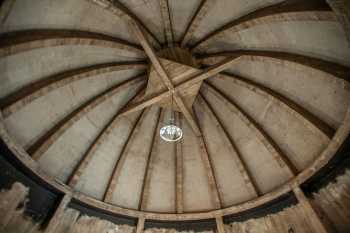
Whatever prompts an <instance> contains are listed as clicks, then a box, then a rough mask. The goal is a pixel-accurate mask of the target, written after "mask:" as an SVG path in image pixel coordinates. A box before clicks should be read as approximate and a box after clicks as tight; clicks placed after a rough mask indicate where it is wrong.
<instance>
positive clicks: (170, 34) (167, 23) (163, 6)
mask: <svg viewBox="0 0 350 233" xmlns="http://www.w3.org/2000/svg"><path fill="white" fill-rule="evenodd" d="M159 6H160V13H161V16H162V22H163V25H164V34H165V35H164V36H165V41H166V43H167V44H168V46H169V47H170V46H173V44H174V31H173V25H172V19H171V14H170V6H169V0H159Z"/></svg>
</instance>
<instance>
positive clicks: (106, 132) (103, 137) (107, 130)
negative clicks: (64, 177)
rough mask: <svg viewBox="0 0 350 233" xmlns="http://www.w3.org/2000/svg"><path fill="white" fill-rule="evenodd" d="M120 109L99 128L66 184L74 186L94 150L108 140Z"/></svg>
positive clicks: (138, 96) (132, 99)
mask: <svg viewBox="0 0 350 233" xmlns="http://www.w3.org/2000/svg"><path fill="white" fill-rule="evenodd" d="M145 90H146V88H145V87H143V88H140V90H139V91H138V92H137V93H136V95H135V96H134V97H133V98H131V99H130V100H129V101H128V103H129V102H132V101H134V100H136V99H138V98H140V97H141V96H142V95H144V92H145ZM121 118H122V117H121V116H120V111H118V112H117V113H116V114H115V116H114V117H113V118H112V120H111V121H110V122H108V123H107V125H106V126H105V127H104V128H103V129H102V130H101V132H100V134H99V135H98V136H97V137H96V138H95V140H94V141H93V142H92V144H91V145H90V146H89V148H88V149H87V151H86V152H85V154H84V155H83V156H82V158H81V160H80V161H79V163H78V165H77V166H76V167H75V169H74V171H73V172H72V174H71V175H70V178H69V179H68V181H67V184H68V185H69V186H71V187H74V186H75V185H76V184H77V183H78V181H79V179H80V177H81V176H82V174H83V173H84V171H85V169H86V168H87V166H88V165H89V163H90V162H91V160H92V158H93V156H94V155H95V153H96V151H97V150H98V149H99V148H100V146H101V145H102V144H103V143H104V142H105V141H107V140H108V137H109V136H110V134H111V133H112V132H113V130H114V129H115V127H116V126H117V124H118V123H119V122H120V120H121Z"/></svg>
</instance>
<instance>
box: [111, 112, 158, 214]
mask: <svg viewBox="0 0 350 233" xmlns="http://www.w3.org/2000/svg"><path fill="white" fill-rule="evenodd" d="M158 110H159V108H157V107H152V108H151V109H150V111H149V112H148V113H147V112H146V116H145V118H144V119H143V121H142V122H140V123H141V127H140V130H139V131H138V132H137V134H136V135H135V137H134V138H133V140H132V141H130V147H129V150H128V151H127V152H126V154H125V156H126V159H125V162H124V165H123V166H122V168H121V172H120V175H119V178H118V179H117V185H116V188H115V190H114V194H113V197H112V200H111V203H113V204H116V205H119V206H122V207H128V208H131V209H137V208H138V205H139V201H140V194H141V190H142V184H143V181H144V174H145V168H146V161H147V156H148V155H149V151H150V146H151V142H152V136H153V130H154V128H155V127H156V124H157V120H156V119H157V116H158ZM134 132H136V131H134Z"/></svg>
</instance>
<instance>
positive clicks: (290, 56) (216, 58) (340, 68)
mask: <svg viewBox="0 0 350 233" xmlns="http://www.w3.org/2000/svg"><path fill="white" fill-rule="evenodd" d="M232 56H236V57H242V56H243V57H246V56H247V57H252V58H261V59H263V60H267V59H278V60H281V61H288V62H293V63H296V64H300V65H303V66H307V67H310V68H313V69H317V70H320V71H323V72H326V73H328V74H331V75H334V76H335V77H337V78H340V79H343V80H345V81H350V67H348V66H344V65H341V64H338V63H335V62H331V61H326V60H322V59H320V58H315V57H310V56H305V55H301V54H295V53H289V52H278V51H265V50H264V51H259V50H236V51H225V52H219V53H213V54H200V55H197V58H198V61H199V62H200V63H202V64H205V65H212V64H217V63H218V62H221V61H222V60H224V59H227V57H232Z"/></svg>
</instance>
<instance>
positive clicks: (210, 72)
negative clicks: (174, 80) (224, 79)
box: [122, 57, 236, 115]
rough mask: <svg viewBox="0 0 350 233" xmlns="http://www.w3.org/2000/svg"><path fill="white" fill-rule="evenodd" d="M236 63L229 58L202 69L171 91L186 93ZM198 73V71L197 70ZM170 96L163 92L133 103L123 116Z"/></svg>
mask: <svg viewBox="0 0 350 233" xmlns="http://www.w3.org/2000/svg"><path fill="white" fill-rule="evenodd" d="M235 61H236V57H229V58H226V59H225V60H223V61H221V62H219V63H218V64H215V65H213V66H211V67H209V68H207V69H203V70H202V71H201V72H200V73H199V74H198V75H196V76H194V77H193V78H191V79H189V80H188V81H186V82H184V83H182V84H180V85H178V86H176V87H172V88H173V89H172V90H173V91H175V92H183V91H186V90H188V89H191V88H192V87H193V85H196V84H197V83H199V82H201V81H203V80H205V79H208V78H210V77H212V76H214V75H216V74H218V73H219V72H221V71H223V70H225V69H228V68H229V67H231V66H232V64H234V62H235ZM198 71H200V70H198ZM171 95H172V91H164V92H162V93H160V94H158V95H155V96H152V97H150V98H148V99H145V100H142V101H140V102H138V103H133V104H131V105H129V106H127V107H126V108H125V109H124V110H123V113H122V114H123V115H127V114H129V113H132V112H135V111H139V110H140V109H143V108H145V107H148V106H150V105H152V104H155V103H157V102H159V101H161V100H162V99H164V98H168V97H170V96H171Z"/></svg>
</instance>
